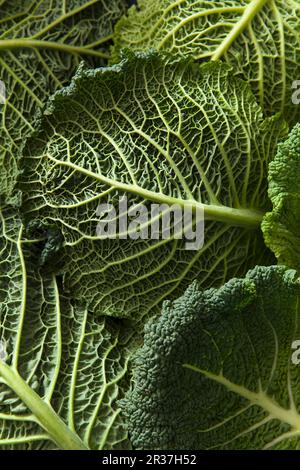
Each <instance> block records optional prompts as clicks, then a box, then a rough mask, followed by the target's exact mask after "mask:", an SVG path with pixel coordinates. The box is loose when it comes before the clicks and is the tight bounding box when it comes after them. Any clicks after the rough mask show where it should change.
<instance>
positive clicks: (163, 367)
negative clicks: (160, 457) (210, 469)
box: [123, 267, 300, 450]
mask: <svg viewBox="0 0 300 470" xmlns="http://www.w3.org/2000/svg"><path fill="white" fill-rule="evenodd" d="M295 274H296V273H295V271H287V270H285V268H283V267H269V268H265V267H257V268H255V269H254V270H253V271H250V272H249V273H248V274H247V276H246V277H245V279H232V280H231V281H229V282H228V283H227V284H225V286H223V287H221V288H220V289H210V290H207V291H202V290H201V289H200V288H199V284H198V283H196V282H195V283H194V284H192V285H191V286H190V287H189V288H188V289H187V291H186V292H185V294H184V295H183V296H182V297H181V298H179V299H178V300H176V301H174V302H166V303H165V304H164V307H163V312H162V316H161V317H159V318H158V319H156V320H155V321H153V322H152V323H150V324H148V325H147V327H146V330H145V344H144V346H143V348H142V349H141V351H140V352H139V354H138V357H137V358H136V369H135V374H134V388H133V391H132V392H131V393H130V394H129V395H128V396H127V397H126V399H125V400H124V401H123V407H124V408H125V412H126V414H127V418H128V421H129V430H130V435H131V440H132V443H133V445H134V446H135V447H136V448H146V449H290V450H292V449H299V434H300V395H299V365H298V364H297V363H296V361H295V360H294V357H293V354H294V350H293V348H294V345H293V343H294V341H297V340H298V341H299V338H300V321H299V301H300V285H299V281H296V276H295ZM298 355H299V352H298Z"/></svg>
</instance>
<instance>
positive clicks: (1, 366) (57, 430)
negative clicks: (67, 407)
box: [0, 361, 88, 450]
mask: <svg viewBox="0 0 300 470" xmlns="http://www.w3.org/2000/svg"><path fill="white" fill-rule="evenodd" d="M0 376H1V377H2V378H3V380H4V382H5V383H6V385H7V386H8V387H9V388H10V389H11V390H13V392H14V393H15V394H16V395H17V396H18V397H19V398H20V399H21V400H22V401H23V403H24V404H25V405H26V406H27V408H28V409H29V410H30V411H31V412H32V413H33V415H34V418H36V422H37V423H38V424H39V425H40V426H41V427H42V428H43V429H44V430H45V431H46V432H47V434H48V435H49V439H51V440H52V441H53V442H55V443H56V444H57V445H58V447H59V448H61V449H64V450H88V448H87V447H86V446H85V445H84V443H83V442H82V440H81V439H80V438H79V436H78V435H77V434H75V433H74V432H72V431H71V430H70V428H68V426H67V425H66V424H65V423H64V422H63V421H62V420H61V418H60V417H59V416H58V415H57V414H56V412H55V411H54V410H53V408H52V407H51V405H50V404H48V403H46V402H45V401H44V400H42V398H41V397H40V396H39V395H38V394H37V393H36V392H35V391H34V390H33V389H32V388H31V387H30V386H29V385H28V384H27V383H26V382H25V380H24V379H23V378H22V377H21V376H20V375H19V373H18V372H17V370H15V369H14V368H12V367H9V366H8V365H7V364H5V363H4V362H2V361H0Z"/></svg>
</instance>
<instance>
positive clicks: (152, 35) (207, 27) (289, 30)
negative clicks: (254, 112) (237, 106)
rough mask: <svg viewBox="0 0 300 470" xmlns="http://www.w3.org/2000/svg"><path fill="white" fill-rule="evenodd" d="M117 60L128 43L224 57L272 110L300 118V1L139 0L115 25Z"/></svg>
mask: <svg viewBox="0 0 300 470" xmlns="http://www.w3.org/2000/svg"><path fill="white" fill-rule="evenodd" d="M114 39H115V47H114V50H113V60H114V61H116V62H118V60H119V58H120V54H121V51H122V49H123V48H129V49H130V50H135V51H145V50H148V49H149V48H154V49H157V50H159V51H161V50H167V51H169V52H172V54H173V57H176V58H178V57H184V56H190V57H193V59H195V60H208V59H211V60H219V59H221V60H224V61H226V62H228V63H229V64H231V65H233V67H234V70H235V73H237V74H239V75H241V76H242V77H243V78H244V79H245V80H246V81H247V82H248V83H249V84H250V85H251V86H252V89H253V91H254V92H255V95H256V98H257V100H258V102H259V103H260V105H261V106H262V107H263V109H264V111H265V112H266V113H267V114H273V113H276V112H278V111H284V114H285V117H286V119H287V120H288V121H289V122H290V123H295V122H297V120H299V119H300V106H295V104H293V103H292V99H291V95H292V89H291V88H292V84H293V82H294V81H295V80H299V79H300V78H299V77H300V3H299V1H294V0H252V1H250V0H231V1H220V0H215V1H207V0H180V1H175V0H138V7H132V8H131V9H130V10H129V12H128V15H127V16H124V17H123V18H122V19H121V20H120V21H119V23H118V24H117V26H116V29H115V37H114Z"/></svg>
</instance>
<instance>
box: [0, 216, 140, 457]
mask: <svg viewBox="0 0 300 470" xmlns="http://www.w3.org/2000/svg"><path fill="white" fill-rule="evenodd" d="M15 213H16V209H15V208H13V209H11V208H6V209H5V210H2V211H1V224H0V226H1V236H0V260H1V261H0V344H1V355H0V448H2V449H27V450H28V449H40V448H43V449H55V448H57V447H59V448H62V449H84V448H90V449H103V448H106V449H111V448H115V447H117V448H118V449H122V448H128V447H129V441H128V439H127V431H126V426H125V424H124V421H123V419H122V418H121V417H120V409H119V407H118V405H117V401H118V399H119V398H122V397H123V396H124V390H125V389H126V387H127V385H128V384H127V377H126V372H127V363H128V359H129V356H130V347H131V345H132V344H133V343H132V336H131V333H130V331H129V330H128V329H126V328H125V327H123V326H122V325H120V324H117V323H116V322H114V321H113V320H111V319H104V318H98V319H96V318H95V317H94V316H93V315H91V314H89V313H88V312H87V310H86V309H85V308H84V307H82V306H80V305H73V304H71V303H70V301H69V299H68V298H66V297H64V296H62V295H61V294H60V286H59V282H58V281H57V279H56V278H55V276H54V275H52V274H46V273H43V272H42V271H41V269H39V268H38V266H37V263H36V262H35V257H34V252H35V251H36V250H38V249H39V248H38V247H35V245H36V243H34V242H33V241H24V240H23V238H22V233H23V228H22V224H21V223H20V220H19V219H18V217H17V216H16V215H15ZM33 247H35V248H33Z"/></svg>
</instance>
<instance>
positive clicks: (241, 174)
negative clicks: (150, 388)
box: [20, 54, 285, 317]
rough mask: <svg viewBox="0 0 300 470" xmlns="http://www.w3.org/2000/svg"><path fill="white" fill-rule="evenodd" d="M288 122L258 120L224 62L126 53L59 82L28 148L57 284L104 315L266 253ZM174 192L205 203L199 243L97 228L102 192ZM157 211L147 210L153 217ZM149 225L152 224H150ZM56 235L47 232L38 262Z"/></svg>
mask: <svg viewBox="0 0 300 470" xmlns="http://www.w3.org/2000/svg"><path fill="white" fill-rule="evenodd" d="M283 132H285V125H284V124H282V123H281V122H280V120H279V119H278V117H275V118H272V119H267V120H264V118H263V116H262V112H261V109H260V107H259V106H258V105H257V104H256V101H255V99H254V96H253V95H252V93H251V91H250V89H249V88H248V86H247V84H246V83H245V82H243V81H242V80H239V79H236V78H233V77H232V76H231V72H230V68H229V67H228V66H227V65H225V64H221V63H219V64H203V65H202V66H199V65H196V66H194V65H192V64H190V63H186V62H180V63H177V64H172V65H170V64H169V65H168V64H166V63H165V62H164V61H163V60H162V59H161V58H160V57H159V56H157V55H155V54H154V55H153V56H140V57H136V56H132V57H129V58H128V59H126V60H124V61H123V63H122V64H121V65H117V66H113V67H109V68H103V69H101V68H100V69H97V70H86V69H85V68H84V67H81V68H80V70H79V71H78V73H77V76H76V77H75V79H74V81H73V82H72V84H71V86H70V87H68V88H66V89H65V90H63V91H62V92H58V93H57V94H56V95H55V96H54V98H53V100H52V104H51V107H50V108H49V109H48V111H47V114H46V116H45V117H44V118H43V120H42V122H41V126H40V129H39V131H37V132H36V133H35V135H34V136H33V137H32V138H31V139H30V140H29V141H28V144H27V145H26V148H25V150H24V158H23V171H24V174H23V175H22V180H21V182H20V188H21V189H22V191H23V199H24V204H23V214H24V216H25V220H26V224H27V225H28V227H31V229H32V230H33V229H35V230H36V231H37V232H38V233H39V236H42V234H43V231H44V232H45V233H47V232H49V229H51V230H52V232H53V231H54V232H55V230H58V231H60V232H61V234H62V243H63V245H64V249H63V252H62V253H61V258H60V260H61V262H62V268H61V271H62V272H63V273H64V285H65V288H66V289H70V290H71V292H72V295H74V296H78V297H79V298H84V299H85V300H86V301H87V302H88V304H89V305H90V308H91V309H92V310H93V311H95V312H98V313H101V314H108V315H126V316H132V317H136V316H142V315H145V314H148V313H149V312H151V313H153V312H156V311H159V306H160V304H161V301H162V300H163V299H165V298H170V297H174V296H178V292H183V290H184V289H185V288H186V287H187V285H188V284H189V283H190V282H191V280H193V279H195V278H196V277H198V278H199V279H201V281H202V283H203V285H204V286H212V285H215V286H216V285H221V284H223V283H224V282H225V281H226V280H228V279H229V278H230V277H231V276H234V275H238V274H241V273H243V274H244V273H245V272H246V271H247V270H248V269H249V268H250V267H252V266H254V265H255V264H257V263H260V262H261V263H268V262H270V257H269V253H268V251H267V250H266V249H265V247H264V245H263V242H262V237H261V233H260V222H261V218H262V213H261V212H260V211H265V210H266V209H267V208H268V206H269V202H268V198H267V191H266V184H267V183H266V174H267V165H268V162H269V161H270V159H272V157H273V155H274V153H275V149H276V145H277V142H278V140H279V139H280V138H281V136H282V134H283ZM124 196H126V197H127V198H128V205H129V206H130V205H131V204H133V203H134V204H136V205H138V204H146V205H147V207H148V206H149V204H151V203H165V204H167V206H170V205H171V204H173V203H176V204H178V205H179V206H180V207H182V208H186V207H192V208H194V209H197V208H199V207H201V208H203V209H204V213H205V219H206V220H205V243H204V247H203V248H202V249H199V250H186V245H185V240H177V239H174V237H173V238H172V237H171V239H166V240H163V239H159V240H153V239H152V240H151V239H139V240H132V239H130V238H129V232H130V227H129V228H128V229H126V230H127V231H126V230H125V232H123V235H124V234H125V236H127V239H106V240H103V239H100V238H99V237H98V235H97V233H96V230H97V225H98V222H99V215H97V208H98V205H99V203H100V202H101V203H107V202H108V203H112V204H113V205H114V206H116V205H117V204H118V202H119V201H118V199H119V198H120V197H124ZM150 222H153V219H151V217H150V218H149V223H150ZM148 236H150V232H148ZM58 248H59V244H58V243H56V242H55V237H52V236H51V237H48V240H47V242H46V244H45V249H44V252H43V255H42V260H41V261H42V263H46V262H47V260H48V261H49V262H50V263H51V266H53V261H55V259H56V258H57V256H55V254H56V252H57V250H58Z"/></svg>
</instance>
